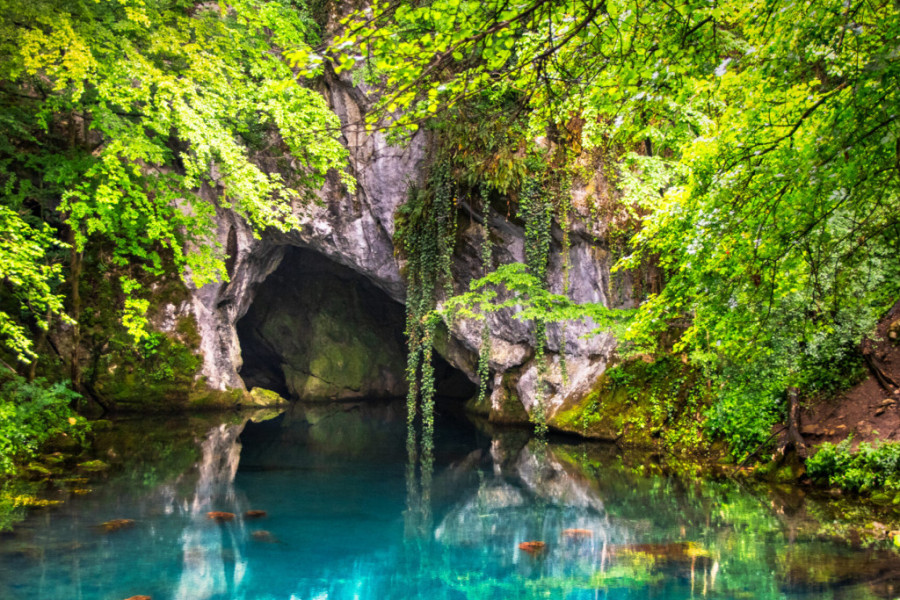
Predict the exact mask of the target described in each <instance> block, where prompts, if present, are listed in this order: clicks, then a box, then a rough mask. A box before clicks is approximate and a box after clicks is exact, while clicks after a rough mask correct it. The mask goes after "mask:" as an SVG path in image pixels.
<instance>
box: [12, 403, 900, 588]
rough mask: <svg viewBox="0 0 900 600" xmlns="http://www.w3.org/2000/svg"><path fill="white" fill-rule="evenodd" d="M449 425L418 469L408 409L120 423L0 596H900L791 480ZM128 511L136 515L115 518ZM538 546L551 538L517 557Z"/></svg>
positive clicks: (881, 553) (33, 527) (39, 523)
mask: <svg viewBox="0 0 900 600" xmlns="http://www.w3.org/2000/svg"><path fill="white" fill-rule="evenodd" d="M438 431H439V434H438V438H437V439H436V440H435V455H434V465H433V470H431V472H429V469H427V467H426V468H425V469H424V472H423V470H422V465H417V468H415V469H410V468H409V464H408V460H407V453H406V449H405V446H404V441H405V432H404V415H403V413H402V407H396V406H386V405H367V406H365V407H361V406H356V407H354V406H351V405H342V406H331V407H313V408H302V407H298V408H297V409H295V410H293V411H291V412H290V413H289V414H286V415H283V416H281V417H278V418H277V419H274V420H270V421H265V422H261V423H254V422H244V419H240V418H239V419H232V422H231V423H224V424H219V423H210V422H206V423H199V424H194V425H192V426H188V425H186V424H185V423H179V422H169V423H159V424H157V426H155V427H154V426H151V425H148V424H147V423H146V421H144V422H141V423H131V424H128V423H124V424H122V425H121V426H120V427H119V428H118V431H117V432H114V433H109V434H106V438H105V439H103V440H101V446H104V447H105V448H106V449H105V454H104V457H105V458H106V459H107V460H109V461H110V462H111V463H113V465H114V468H113V470H112V472H111V473H109V474H108V475H106V476H103V477H102V478H101V479H102V480H99V481H92V482H89V483H76V484H75V485H83V486H86V487H90V488H91V489H92V492H91V493H90V494H86V495H80V496H77V497H73V498H72V499H70V500H69V501H68V502H67V503H66V504H64V505H62V506H61V507H58V508H54V509H50V510H45V511H40V512H36V513H34V514H33V515H32V516H30V517H29V519H28V520H26V521H25V522H24V523H23V524H22V526H20V527H19V528H17V529H16V531H15V532H14V533H13V534H11V535H5V536H3V537H0V598H3V599H20V598H21V599H23V600H24V599H29V600H34V599H48V600H57V599H59V600H62V599H69V598H78V599H83V600H94V599H104V600H122V599H125V598H128V597H130V596H133V595H139V594H140V595H149V596H151V597H152V598H153V599H154V600H163V599H169V598H178V599H198V600H201V599H202V600H206V599H231V598H240V599H269V598H271V599H279V600H288V599H303V600H313V599H322V600H324V599H326V598H327V599H332V600H334V599H345V598H346V599H357V598H358V599H360V600H367V599H373V600H374V599H400V598H423V599H432V598H434V599H445V598H446V599H465V598H485V599H487V598H497V599H501V598H504V599H505V598H561V599H579V600H580V599H588V598H590V599H595V598H606V599H613V598H672V599H681V598H700V597H709V598H835V599H838V598H841V599H843V598H848V599H856V598H860V599H862V598H893V597H895V596H896V595H900V560H898V555H897V554H896V553H894V552H893V551H890V550H887V549H883V548H877V547H875V548H867V549H864V548H861V547H859V545H855V546H853V545H850V544H846V543H841V542H838V541H834V540H833V538H831V537H828V536H826V535H824V534H825V533H827V530H828V529H835V528H837V529H839V526H837V525H834V524H831V525H827V526H824V528H823V525H822V522H829V521H830V520H831V518H830V514H829V513H828V505H827V504H822V503H819V502H816V501H811V500H809V499H806V498H803V497H802V494H801V493H798V492H797V491H796V490H792V489H790V488H782V489H779V488H754V489H747V488H744V487H741V486H740V485H739V484H737V483H735V482H732V481H728V480H724V481H719V482H715V481H708V480H702V479H694V478H690V477H684V476H678V477H676V476H673V475H665V474H663V473H661V472H660V471H661V470H660V469H659V468H658V467H657V466H655V465H654V464H653V463H652V462H650V461H648V460H647V459H645V458H639V457H635V456H627V455H625V456H623V455H621V454H619V453H618V452H617V451H616V450H615V449H614V448H610V447H608V446H602V445H589V444H579V445H574V444H564V443H550V444H549V445H546V446H543V445H541V444H538V443H536V442H535V441H534V440H530V439H529V438H528V436H527V435H525V434H523V433H522V432H518V431H511V432H510V431H506V432H500V433H496V432H495V433H494V434H493V435H491V434H489V433H485V432H481V431H479V430H478V429H476V428H475V427H474V426H472V425H471V424H467V423H464V422H460V421H454V420H450V419H445V421H444V422H443V423H440V422H439V424H438ZM249 509H257V510H265V511H266V512H267V515H266V516H265V517H263V518H259V519H249V518H245V517H244V516H243V514H244V512H245V511H247V510H249ZM209 511H227V512H231V513H234V514H235V515H236V518H235V519H234V520H232V521H228V522H221V523H220V522H216V521H214V520H212V519H209V518H208V517H207V512H209ZM112 519H133V520H134V523H133V525H132V526H130V527H123V528H121V529H118V530H116V531H104V530H103V528H102V527H98V525H100V524H101V523H104V522H108V521H110V520H112ZM529 541H540V542H543V543H544V547H543V548H542V549H540V551H537V552H535V553H529V552H526V551H524V550H522V549H520V548H519V545H520V544H521V543H523V542H529ZM895 590H896V593H895Z"/></svg>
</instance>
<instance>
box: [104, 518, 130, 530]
mask: <svg viewBox="0 0 900 600" xmlns="http://www.w3.org/2000/svg"><path fill="white" fill-rule="evenodd" d="M97 527H98V528H99V529H100V530H101V531H102V532H103V533H112V532H114V531H119V530H121V529H130V528H132V527H134V519H113V520H112V521H106V522H105V523H100V525H98V526H97Z"/></svg>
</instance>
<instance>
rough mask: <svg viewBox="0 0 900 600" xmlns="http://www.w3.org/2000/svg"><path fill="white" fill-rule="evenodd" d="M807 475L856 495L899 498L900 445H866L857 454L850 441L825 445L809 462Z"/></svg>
mask: <svg viewBox="0 0 900 600" xmlns="http://www.w3.org/2000/svg"><path fill="white" fill-rule="evenodd" d="M806 472H807V474H808V475H809V476H810V477H811V478H812V479H813V480H816V481H819V482H821V483H825V484H828V485H833V486H836V487H840V488H843V489H846V490H851V491H854V492H865V493H870V494H872V493H884V492H887V493H890V494H895V493H897V492H900V444H898V443H896V442H884V443H881V444H876V445H871V444H867V443H865V442H862V443H860V444H859V447H858V448H857V449H856V451H855V452H853V451H851V449H850V440H849V439H848V440H845V441H844V442H841V443H840V444H837V445H835V444H829V443H826V444H822V447H821V448H819V450H818V452H816V454H815V455H814V456H812V457H811V458H810V459H809V460H808V461H807V462H806ZM897 497H898V498H900V495H898V496H897Z"/></svg>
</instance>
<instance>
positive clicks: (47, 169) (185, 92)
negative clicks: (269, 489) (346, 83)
mask: <svg viewBox="0 0 900 600" xmlns="http://www.w3.org/2000/svg"><path fill="white" fill-rule="evenodd" d="M310 40H313V41H315V37H314V35H313V32H312V26H311V25H310V20H309V18H308V17H307V16H306V15H305V13H304V11H303V10H302V8H300V6H299V5H295V4H294V3H292V2H282V1H280V0H238V1H236V2H230V3H229V4H228V5H227V7H226V6H225V5H208V4H206V5H204V4H197V5H194V4H193V3H189V4H185V3H183V2H180V1H176V0H148V1H142V2H135V1H132V0H117V1H115V2H113V1H110V2H85V3H76V4H72V3H68V2H61V1H59V0H36V1H34V2H24V1H20V0H0V80H3V81H4V84H5V85H4V89H3V90H2V91H3V94H4V98H5V99H6V102H5V106H8V107H10V109H9V110H10V112H11V113H12V111H19V112H18V113H16V114H17V115H26V116H27V120H26V121H25V125H24V127H23V128H22V130H21V131H19V132H18V133H17V134H16V135H17V137H13V138H12V142H11V144H10V145H9V146H8V147H3V148H2V149H0V152H2V153H3V154H2V155H0V161H3V163H4V164H7V163H8V164H9V169H11V171H16V172H22V173H25V174H26V177H25V178H24V179H26V180H30V179H31V178H36V179H37V180H41V179H43V183H42V184H41V185H43V186H50V188H52V189H54V190H56V193H57V195H58V197H61V203H58V204H55V205H54V206H53V208H54V209H55V210H58V211H59V212H60V213H61V216H62V218H63V219H64V220H65V222H66V223H67V225H68V226H69V227H71V229H72V230H73V232H74V242H75V248H74V250H75V251H80V250H81V249H82V248H83V247H84V245H85V244H86V243H87V242H88V241H90V240H95V239H96V240H109V241H112V242H113V250H112V254H113V256H112V259H113V262H114V264H115V265H117V266H119V267H125V266H129V268H130V267H131V266H136V267H139V268H142V269H143V270H145V271H146V272H148V273H149V274H150V275H151V276H158V275H160V274H162V272H163V269H164V266H163V262H164V260H163V256H168V257H170V258H172V259H174V263H175V267H176V268H177V269H178V270H179V271H181V272H182V273H183V274H184V275H185V276H186V277H189V278H190V279H191V280H192V282H193V283H194V284H195V285H198V286H199V285H203V284H204V283H208V282H211V281H216V280H220V279H222V278H224V277H225V276H226V274H225V270H224V266H223V262H222V258H223V256H222V249H221V248H217V247H216V246H215V244H214V237H213V236H212V234H213V231H212V227H213V221H212V218H211V217H212V216H213V214H214V211H215V206H214V204H213V203H211V202H210V198H212V197H217V198H218V200H217V203H218V204H219V206H221V207H226V208H231V209H233V210H234V211H236V212H237V213H238V214H240V215H241V216H243V217H244V218H245V219H246V220H247V221H248V222H249V223H250V224H251V225H252V226H253V227H254V228H255V229H256V230H257V231H261V230H262V229H264V228H266V227H275V228H278V229H281V230H287V229H290V228H291V227H294V226H296V224H297V222H296V218H295V216H294V214H293V208H294V203H295V202H298V201H301V200H302V199H303V198H304V197H305V196H306V195H308V194H309V191H310V190H312V189H315V188H317V187H319V186H321V185H322V183H323V182H324V177H325V173H326V172H327V171H328V170H329V169H336V170H337V171H338V172H339V173H341V176H342V178H343V181H344V183H345V184H346V185H347V187H348V188H351V189H352V188H353V180H352V179H351V178H350V177H349V176H348V175H347V173H346V171H345V168H344V167H345V163H346V159H347V151H346V149H345V148H344V147H343V146H342V145H341V144H340V143H339V141H338V137H339V135H340V123H339V121H338V119H337V117H336V116H335V115H334V113H333V112H332V111H331V110H330V109H329V108H328V106H327V104H326V102H325V100H324V98H323V97H322V96H321V95H320V94H318V93H316V92H314V91H312V90H310V89H307V88H305V87H303V86H302V85H300V83H298V81H297V80H296V77H295V75H294V73H293V70H292V68H291V66H290V64H289V63H288V61H287V60H286V59H285V58H284V57H283V56H282V52H295V53H296V52H300V51H301V50H302V51H305V52H308V51H309V46H308V43H309V41H310ZM4 110H6V109H4ZM9 120H10V121H13V120H18V121H19V122H22V121H23V120H22V118H21V116H11V117H10V119H9ZM5 121H6V119H4V122H5ZM26 141H28V142H30V141H37V142H38V144H37V145H36V146H27V145H26V146H23V143H25V142H26ZM273 156H274V157H275V158H277V159H278V161H280V163H279V164H277V165H276V163H275V162H274V161H273V160H271V157H273ZM263 165H264V166H263ZM204 188H205V190H204ZM213 190H217V192H216V191H213ZM13 191H15V190H13ZM10 193H12V192H10ZM16 193H17V194H18V195H19V196H21V195H22V194H21V193H20V192H16ZM5 243H6V240H4V244H5ZM188 247H190V250H188ZM126 287H128V286H126V285H124V281H123V291H125V292H126V295H128V296H129V297H130V298H131V303H132V306H131V308H129V309H128V311H127V314H131V315H133V318H132V317H127V315H126V317H127V319H128V320H129V329H132V330H134V331H137V330H138V329H139V326H140V324H141V321H140V319H139V318H138V315H139V314H140V313H141V306H140V305H139V300H138V299H137V296H136V294H138V288H136V287H133V286H132V287H131V289H128V290H125V288H126ZM135 303H138V304H135Z"/></svg>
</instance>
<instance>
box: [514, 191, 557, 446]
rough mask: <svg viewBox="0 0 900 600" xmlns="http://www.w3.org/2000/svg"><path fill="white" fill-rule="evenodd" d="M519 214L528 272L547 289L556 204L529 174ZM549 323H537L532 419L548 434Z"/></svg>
mask: <svg viewBox="0 0 900 600" xmlns="http://www.w3.org/2000/svg"><path fill="white" fill-rule="evenodd" d="M519 217H520V218H521V219H522V220H523V221H524V222H525V264H526V265H527V267H528V272H529V273H530V274H531V275H533V276H534V277H536V278H537V279H538V280H539V281H540V282H541V284H542V285H543V287H544V289H546V288H547V270H548V267H549V264H550V233H551V225H552V223H553V203H552V202H551V201H550V199H549V198H548V197H547V194H546V193H545V192H544V189H543V186H542V182H541V181H540V180H538V179H537V178H536V177H529V178H528V179H527V180H526V181H525V184H524V186H523V189H522V194H521V198H520V201H519ZM546 352H547V323H546V321H544V320H536V321H535V323H534V361H535V364H536V365H537V369H538V380H537V385H536V386H535V392H534V405H533V406H532V409H531V420H532V422H533V423H534V429H535V432H536V433H537V434H538V435H539V436H544V435H546V433H547V413H546V406H545V402H544V399H545V395H546V390H545V382H546V378H547V360H546Z"/></svg>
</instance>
